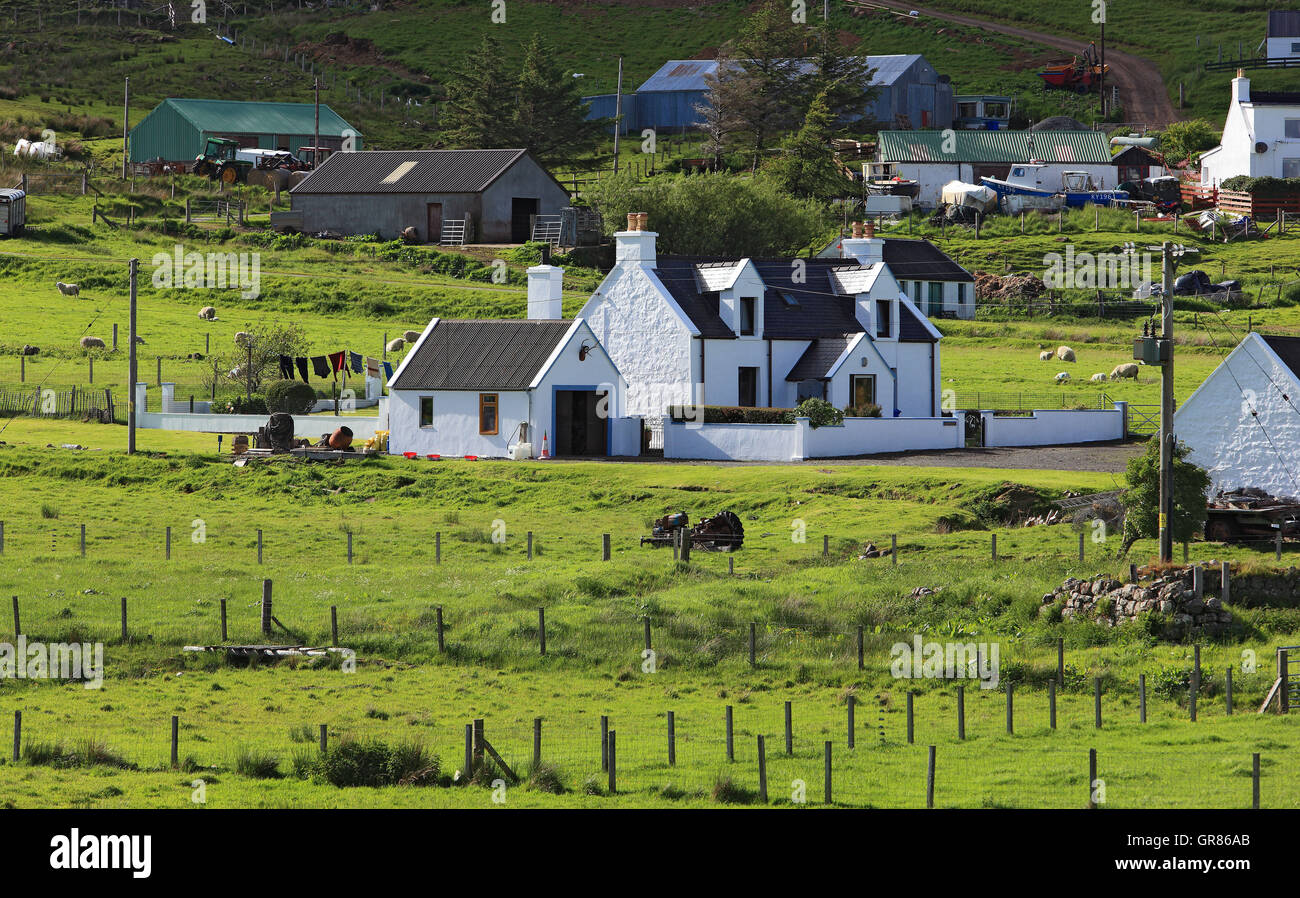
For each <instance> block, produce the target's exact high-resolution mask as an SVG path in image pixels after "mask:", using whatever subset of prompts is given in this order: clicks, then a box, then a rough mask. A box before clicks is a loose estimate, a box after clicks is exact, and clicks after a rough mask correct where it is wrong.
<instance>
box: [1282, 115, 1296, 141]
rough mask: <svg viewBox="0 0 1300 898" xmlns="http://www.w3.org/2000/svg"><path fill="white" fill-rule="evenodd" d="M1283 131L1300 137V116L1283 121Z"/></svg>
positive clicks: (1291, 135) (1287, 134)
mask: <svg viewBox="0 0 1300 898" xmlns="http://www.w3.org/2000/svg"><path fill="white" fill-rule="evenodd" d="M1283 133H1284V134H1285V135H1286V136H1287V137H1300V118H1289V119H1286V120H1285V121H1284V122H1283Z"/></svg>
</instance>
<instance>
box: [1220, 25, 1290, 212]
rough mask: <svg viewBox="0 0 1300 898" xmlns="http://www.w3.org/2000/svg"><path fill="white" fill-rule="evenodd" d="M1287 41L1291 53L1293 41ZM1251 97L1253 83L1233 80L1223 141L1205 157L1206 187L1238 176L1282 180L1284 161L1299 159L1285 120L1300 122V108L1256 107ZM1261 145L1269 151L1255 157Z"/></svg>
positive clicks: (1247, 80) (1246, 80) (1245, 79)
mask: <svg viewBox="0 0 1300 898" xmlns="http://www.w3.org/2000/svg"><path fill="white" fill-rule="evenodd" d="M1286 40H1287V44H1288V49H1289V45H1290V40H1291V39H1286ZM1298 40H1300V39H1298ZM1270 43H1271V41H1270ZM1282 55H1291V54H1289V53H1286V54H1282ZM1249 97H1250V79H1249V78H1234V79H1232V92H1231V94H1230V99H1231V103H1230V105H1229V106H1228V114H1227V116H1225V117H1224V121H1223V137H1222V138H1220V140H1219V146H1218V147H1217V148H1215V149H1213V150H1210V151H1208V152H1207V153H1205V154H1204V156H1203V157H1202V163H1201V184H1202V185H1203V186H1206V187H1217V186H1218V185H1219V184H1221V183H1222V182H1223V181H1225V180H1227V179H1228V178H1232V177H1235V176H1237V175H1249V176H1251V177H1254V178H1259V177H1274V178H1281V177H1283V162H1284V160H1287V159H1300V139H1297V138H1294V137H1287V136H1286V120H1287V119H1300V106H1273V105H1269V106H1256V105H1254V104H1253V103H1251V102H1250V101H1249ZM1260 141H1262V142H1264V143H1266V144H1268V148H1267V149H1266V150H1265V152H1263V153H1256V152H1255V144H1256V143H1257V142H1260Z"/></svg>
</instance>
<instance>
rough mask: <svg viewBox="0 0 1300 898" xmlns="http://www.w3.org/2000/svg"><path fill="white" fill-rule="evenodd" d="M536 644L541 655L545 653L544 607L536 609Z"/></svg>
mask: <svg viewBox="0 0 1300 898" xmlns="http://www.w3.org/2000/svg"><path fill="white" fill-rule="evenodd" d="M537 646H538V648H539V649H540V650H541V653H542V654H543V655H545V654H546V609H545V608H538V609H537Z"/></svg>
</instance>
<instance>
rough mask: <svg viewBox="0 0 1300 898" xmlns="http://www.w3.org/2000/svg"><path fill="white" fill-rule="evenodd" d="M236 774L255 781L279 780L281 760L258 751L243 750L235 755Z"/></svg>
mask: <svg viewBox="0 0 1300 898" xmlns="http://www.w3.org/2000/svg"><path fill="white" fill-rule="evenodd" d="M235 772H236V773H238V774H239V775H240V776H247V777H251V778H253V779H259V780H266V779H277V778H279V776H280V759H279V758H277V757H276V756H275V755H272V754H268V753H266V752H262V751H257V750H256V749H251V748H241V749H240V750H239V753H238V754H236V755H235Z"/></svg>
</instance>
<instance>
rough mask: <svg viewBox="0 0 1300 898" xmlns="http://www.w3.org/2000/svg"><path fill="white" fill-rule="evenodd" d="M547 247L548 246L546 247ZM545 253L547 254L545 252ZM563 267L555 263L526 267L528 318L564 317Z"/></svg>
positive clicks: (548, 319) (545, 319)
mask: <svg viewBox="0 0 1300 898" xmlns="http://www.w3.org/2000/svg"><path fill="white" fill-rule="evenodd" d="M548 249H549V247H548ZM546 255H549V253H547V254H546ZM563 289H564V269H563V268H560V267H559V266H556V265H545V264H543V265H534V266H533V267H531V268H529V269H528V318H529V320H530V321H556V320H559V319H560V318H563V317H564V310H563V302H562V298H563Z"/></svg>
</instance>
